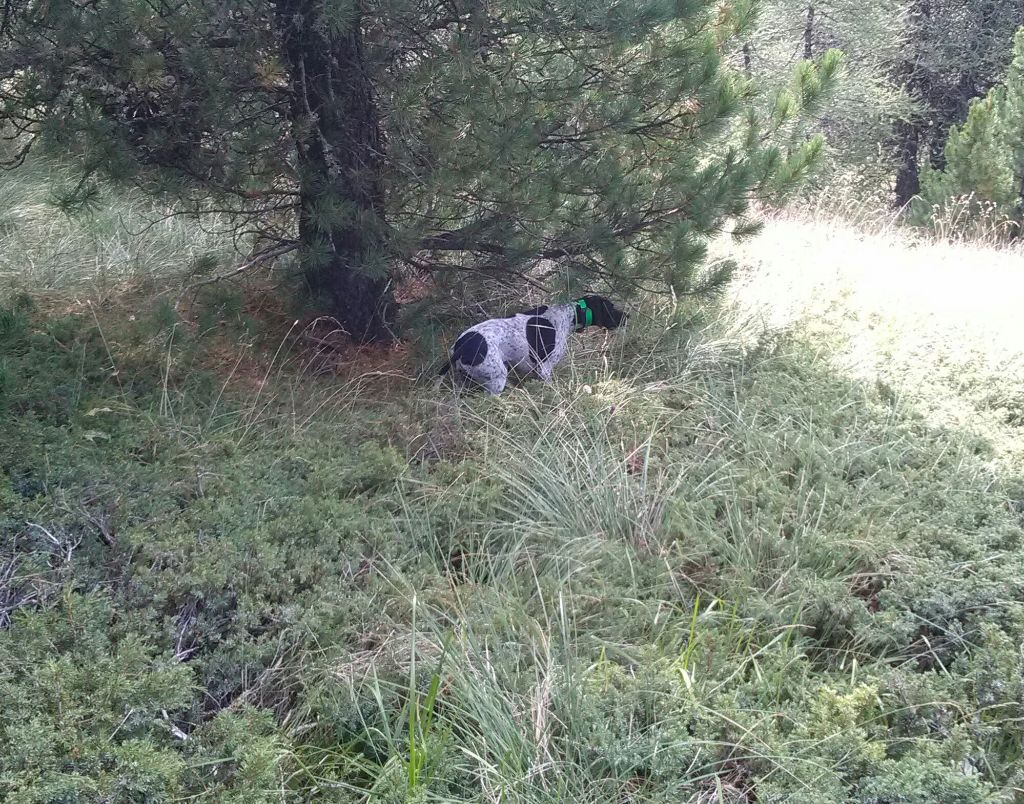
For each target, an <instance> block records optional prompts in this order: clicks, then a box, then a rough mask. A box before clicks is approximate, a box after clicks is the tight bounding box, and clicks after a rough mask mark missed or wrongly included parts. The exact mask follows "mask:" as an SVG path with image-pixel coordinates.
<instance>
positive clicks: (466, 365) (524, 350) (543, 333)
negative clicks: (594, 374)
mask: <svg viewBox="0 0 1024 804" xmlns="http://www.w3.org/2000/svg"><path fill="white" fill-rule="evenodd" d="M625 318H626V314H625V313H624V312H623V311H622V310H620V309H619V308H617V307H616V306H615V305H614V304H613V303H612V302H611V301H609V300H608V299H606V298H605V297H604V296H583V297H582V298H580V299H577V300H576V301H575V302H573V303H572V304H555V305H551V306H547V305H544V306H542V307H534V308H533V309H531V310H527V311H525V312H522V313H516V314H515V315H513V316H510V317H508V318H491V319H488V320H487V321H482V322H481V323H479V324H477V325H476V326H473V327H470V328H469V329H467V330H466V331H465V332H463V333H462V334H461V335H459V337H458V339H457V340H456V341H455V345H454V346H452V348H451V352H450V353H449V355H448V362H447V363H445V364H444V365H443V366H442V367H441V370H440V372H438V373H439V374H440V375H443V374H445V373H446V372H447V371H448V370H449V369H451V368H452V367H454V368H455V369H456V370H457V371H459V372H461V373H462V374H463V375H465V376H466V377H469V378H470V379H471V380H473V381H475V382H476V383H477V384H479V385H481V386H483V388H484V389H485V390H486V391H487V393H489V394H491V395H494V396H497V395H498V394H500V393H501V392H502V391H503V390H504V389H505V383H506V382H507V380H508V372H509V369H510V368H514V369H520V370H523V369H525V370H526V371H527V372H528V373H530V374H533V375H534V376H536V377H539V378H540V379H541V380H542V381H544V382H546V383H548V382H551V374H552V372H553V371H554V368H555V366H556V365H558V363H559V362H560V361H561V359H562V358H563V357H565V352H566V349H567V348H568V343H569V335H571V334H572V333H573V332H582V331H583V330H584V329H586V328H587V327H590V326H595V327H604V328H605V329H616V328H617V327H619V326H620V325H621V324H622V322H623V321H624V320H625Z"/></svg>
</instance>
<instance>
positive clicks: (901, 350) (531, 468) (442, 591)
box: [0, 208, 1024, 804]
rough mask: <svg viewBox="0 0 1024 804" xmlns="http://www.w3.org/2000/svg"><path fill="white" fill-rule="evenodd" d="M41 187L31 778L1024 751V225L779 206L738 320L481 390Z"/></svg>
mask: <svg viewBox="0 0 1024 804" xmlns="http://www.w3.org/2000/svg"><path fill="white" fill-rule="evenodd" d="M15 213H18V214H20V217H18V226H19V227H23V226H32V225H33V224H32V221H33V220H39V218H38V217H33V216H32V215H31V214H29V213H28V212H25V210H24V209H22V210H21V213H19V212H18V209H17V208H16V209H15V210H14V213H11V214H15ZM40 214H41V213H40ZM40 225H43V224H40ZM45 226H46V227H49V228H47V231H49V232H50V233H51V234H50V237H49V238H42V237H35V238H33V237H30V236H29V233H27V232H26V231H24V230H23V229H20V228H19V229H18V230H17V231H15V230H12V229H11V228H7V229H0V238H3V237H6V238H12V237H18V238H20V241H19V242H21V243H22V244H23V249H25V250H26V251H25V253H29V251H28V249H29V246H31V254H32V261H31V265H32V270H33V271H39V273H38V274H33V275H38V276H51V277H52V281H48V282H47V283H46V284H47V285H48V286H49V287H48V288H47V289H46V291H45V293H44V292H42V291H41V290H38V283H34V282H33V281H32V276H33V275H29V274H28V273H27V272H28V269H27V268H24V267H23V266H19V263H18V258H17V256H16V255H14V254H13V253H12V252H11V251H9V250H8V251H6V252H3V253H4V254H5V257H4V260H5V263H4V264H5V265H6V266H7V268H6V269H5V271H3V272H0V275H2V276H3V278H4V280H5V286H7V287H9V288H10V289H9V290H8V291H6V292H5V295H4V297H3V303H2V310H0V350H2V351H0V354H2V363H0V406H2V407H0V417H2V418H0V422H2V428H3V434H4V437H3V438H2V439H0V469H2V471H3V474H2V476H0V798H3V799H4V800H6V801H12V802H30V801H31V802H35V801H57V800H62V801H172V800H184V799H190V800H191V799H194V800H210V801H235V800H237V801H243V800H244V801H246V802H253V801H338V802H349V801H351V802H355V801H493V802H498V801H503V802H509V801H516V802H554V801H563V802H564V801H571V802H595V804H596V803H597V802H608V801H623V802H625V801H635V802H651V801H661V802H670V801H671V802H679V801H692V802H713V801H727V802H743V801H754V800H756V801H780V802H781V801H786V802H799V801H805V802H815V804H818V803H819V802H830V801H835V802H842V801H856V802H865V804H866V803H867V802H874V803H876V804H881V802H894V801H901V802H921V804H924V803H925V802H935V801H943V802H954V801H955V802H981V801H993V800H1003V801H1013V800H1016V799H1015V796H1018V795H1021V791H1022V790H1024V757H1022V748H1021V746H1022V740H1024V725H1022V724H1024V657H1022V654H1021V650H1020V645H1021V643H1022V641H1024V553H1022V537H1024V329H1022V326H1024V325H1022V324H1021V319H1020V317H1019V316H1018V315H1017V314H1016V309H1015V308H1016V307H1017V306H1018V305H1019V300H1020V299H1021V298H1022V297H1024V296H1022V294H1021V292H1020V291H1021V290H1022V289H1024V258H1022V256H1021V254H1020V252H1014V251H1012V250H998V249H994V248H984V247H982V246H979V245H969V244H933V243H925V242H920V243H915V242H911V241H908V240H906V239H904V238H903V237H902V236H900V235H899V234H898V233H895V232H891V231H881V232H875V233H867V234H865V233H864V232H863V231H858V230H854V229H851V228H848V227H845V226H842V225H840V224H836V223H831V222H811V221H808V220H800V219H796V218H783V219H778V220H775V221H772V222H770V223H769V225H768V227H767V228H766V231H765V232H764V234H762V235H761V236H760V237H758V238H757V239H755V240H752V241H750V242H748V243H746V244H744V245H743V246H741V247H735V246H731V245H730V246H727V245H722V246H720V248H719V253H720V255H721V256H732V257H734V258H737V259H738V260H739V261H740V263H741V265H742V266H743V270H742V271H741V276H740V278H739V279H738V280H737V283H736V285H735V287H734V289H733V291H732V294H731V295H730V297H729V299H728V300H727V302H726V306H725V308H724V309H723V310H722V311H720V312H718V313H716V314H715V315H714V316H712V318H713V321H712V323H709V324H705V325H700V326H697V325H694V324H692V320H691V324H690V325H689V327H687V326H684V324H683V323H673V322H674V321H679V322H682V321H685V320H686V318H685V316H682V315H681V314H678V312H677V314H676V315H675V317H673V314H672V311H670V310H667V309H662V308H660V307H658V306H657V305H652V306H651V307H649V308H644V309H638V310H636V311H635V315H634V316H633V319H632V320H633V324H632V325H631V327H630V329H629V330H627V331H625V332H622V333H620V334H617V335H615V336H612V337H605V336H603V335H593V336H587V337H581V338H580V339H579V341H578V343H577V344H576V347H575V349H574V351H573V353H572V355H571V358H570V360H569V361H568V362H567V364H566V365H564V366H562V367H561V368H560V370H559V372H558V378H557V381H556V383H555V384H554V386H553V387H550V388H545V387H542V386H538V385H537V384H534V383H528V384H527V385H525V386H524V387H523V388H519V389H513V390H511V391H510V392H509V393H507V394H506V395H504V396H502V397H500V398H497V399H489V398H485V397H481V396H469V397H464V398H462V399H456V398H454V397H453V396H452V394H451V393H450V391H449V390H448V389H447V387H444V386H442V387H432V386H430V385H429V383H416V382H415V381H414V380H413V377H414V376H415V375H416V373H417V370H418V369H417V366H415V365H413V362H412V361H413V359H412V358H411V357H410V356H409V354H408V353H407V352H404V351H398V352H394V353H389V354H379V353H370V354H359V355H356V356H352V355H346V356H344V357H343V358H342V359H340V360H339V359H338V358H337V356H335V355H333V354H331V353H330V352H329V351H328V352H325V351H323V350H316V349H311V346H310V344H309V342H308V341H306V340H303V339H302V338H299V337H296V332H295V331H294V330H292V331H289V330H288V328H287V326H285V327H283V328H281V329H280V332H278V329H276V326H277V325H276V324H275V325H271V324H269V323H268V322H267V319H266V311H265V310H260V309H256V307H255V306H254V304H253V303H252V299H251V297H249V296H247V295H245V294H241V293H239V292H235V291H234V290H231V289H226V288H222V287H219V286H214V287H213V288H211V289H210V293H209V294H207V295H205V296H203V298H202V299H201V303H200V304H199V306H198V309H199V313H198V320H199V321H200V322H201V323H200V325H198V326H194V327H192V326H183V325H182V324H180V323H179V322H177V321H176V319H175V317H174V316H173V314H172V311H170V310H169V307H168V305H167V303H166V301H165V300H166V298H167V297H168V295H169V294H167V293H165V294H164V296H163V299H164V301H161V297H160V296H158V297H157V301H156V302H152V301H150V299H151V291H152V288H153V283H154V282H157V283H158V282H159V281H160V277H159V275H158V274H157V273H155V272H154V270H153V265H152V264H151V263H147V264H146V265H145V268H144V272H145V275H146V276H145V283H143V284H140V281H139V280H137V279H133V277H134V274H133V273H132V272H131V270H130V266H129V267H125V266H126V263H124V262H117V260H116V259H114V258H113V257H111V253H112V252H110V251H108V250H105V246H104V243H107V242H109V243H114V244H115V245H116V247H117V248H122V247H123V245H124V244H123V242H121V241H120V240H118V239H116V238H114V239H111V240H107V241H105V240H103V239H96V238H92V235H91V234H90V233H89V232H84V231H81V230H74V227H75V226H76V224H73V223H69V222H60V221H53V220H47V221H46V223H45ZM55 232H56V234H54V233H55ZM181 237H182V234H181V232H180V231H178V230H175V231H173V232H171V234H169V235H168V238H169V239H168V240H167V241H166V242H168V243H174V242H179V240H180V238H181ZM90 238H92V239H90ZM158 242H159V241H158ZM58 243H61V244H63V247H62V248H57V247H56V245H55V244H58ZM72 243H73V244H75V248H84V247H86V246H88V247H89V248H91V249H94V251H93V257H94V259H91V260H90V261H83V263H82V267H81V268H80V269H79V271H78V273H77V274H74V275H71V274H73V273H74V263H75V261H74V260H73V259H72V260H69V259H68V258H67V248H68V247H69V244H72ZM0 251H3V249H0ZM104 255H106V257H111V259H110V260H106V261H105V260H104ZM195 256H196V255H195V254H192V255H190V256H189V257H188V258H185V257H182V258H180V260H179V261H178V262H180V263H186V262H188V261H189V260H191V259H192V258H194V257H195ZM199 256H201V255H199ZM160 259H161V260H163V261H164V264H166V265H167V266H168V270H172V269H173V267H174V266H175V265H176V264H177V263H176V258H175V257H174V256H173V253H172V252H167V253H165V254H164V256H162V257H161V258H160ZM47 260H54V261H56V262H57V263H59V266H60V269H61V270H60V271H56V272H51V273H50V274H47V273H46V271H45V268H46V265H47ZM114 262H117V264H118V266H119V269H118V272H117V273H116V275H113V276H111V275H107V274H105V275H104V276H103V277H97V276H90V275H89V273H88V272H89V270H91V269H90V268H89V266H90V265H97V266H103V265H107V266H109V265H111V264H113V263H114ZM141 262H143V263H145V260H142V261H141ZM179 270H180V268H179ZM69 272H70V273H69ZM26 287H27V288H28V289H29V291H30V292H29V293H28V294H27V295H26V294H25V293H24V292H23V291H24V290H25V289H26ZM34 287H35V288H37V289H36V290H33V288H34ZM100 287H102V288H103V292H102V293H98V292H93V290H95V289H96V288H100ZM117 288H122V289H123V290H122V291H120V292H118V291H117ZM274 333H276V334H274Z"/></svg>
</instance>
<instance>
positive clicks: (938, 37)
mask: <svg viewBox="0 0 1024 804" xmlns="http://www.w3.org/2000/svg"><path fill="white" fill-rule="evenodd" d="M1021 25H1024V2H1022V1H1021V0H967V1H966V2H964V0H911V2H910V4H909V6H908V8H907V29H906V40H905V55H904V57H903V59H902V60H901V61H899V62H897V63H896V64H895V75H896V77H897V81H898V82H899V83H900V84H901V85H902V86H903V87H904V88H905V90H906V91H907V93H908V94H909V95H910V96H911V97H912V98H913V99H914V100H915V101H916V102H917V104H918V109H917V111H916V112H915V113H914V114H911V115H908V116H906V117H905V118H903V119H901V120H900V121H898V123H897V125H896V128H895V132H894V135H895V150H896V153H897V155H898V162H899V165H898V172H897V176H896V180H895V189H896V193H895V203H896V205H897V206H901V207H902V206H904V205H906V204H907V203H908V202H909V201H910V199H911V198H913V196H914V195H916V194H917V193H918V192H919V191H920V187H921V185H920V180H919V171H920V167H921V164H922V163H923V162H924V161H927V162H928V164H929V165H930V166H931V167H933V168H938V169H941V168H942V167H943V164H944V148H943V146H944V144H945V142H946V137H947V134H948V133H949V130H950V127H951V126H953V125H955V124H958V123H962V122H963V121H964V120H965V118H966V117H967V110H968V108H969V106H970V103H971V101H972V100H973V99H974V98H977V97H979V96H981V95H984V94H985V93H986V92H987V91H988V90H989V89H990V88H991V87H992V86H993V85H994V84H995V83H996V82H997V81H999V80H1000V79H1001V78H1002V77H1003V75H1004V74H1005V71H1006V66H1007V64H1008V63H1009V60H1010V50H1011V45H1012V40H1013V34H1014V31H1016V30H1017V28H1019V27H1020V26H1021Z"/></svg>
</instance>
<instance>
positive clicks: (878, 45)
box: [745, 0, 913, 198]
mask: <svg viewBox="0 0 1024 804" xmlns="http://www.w3.org/2000/svg"><path fill="white" fill-rule="evenodd" d="M905 5H906V4H905V2H904V0H870V2H852V1H851V0H817V2H808V0H767V2H765V4H764V7H763V10H762V12H761V15H760V19H759V23H758V25H757V27H756V28H755V29H754V30H753V32H752V37H751V39H750V40H749V41H748V43H747V49H746V51H745V53H746V54H747V55H746V64H747V69H748V70H749V71H750V72H751V74H752V75H753V76H755V77H756V78H757V80H758V81H761V82H765V83H768V84H769V85H770V84H772V83H773V82H778V81H779V80H781V78H782V76H784V75H785V74H786V73H787V72H788V71H789V70H790V69H792V66H793V65H794V64H795V63H797V62H798V61H800V60H802V59H809V58H810V59H813V58H817V57H819V56H821V54H822V53H824V52H826V51H827V50H828V49H830V48H838V49H840V50H842V52H843V54H844V68H845V69H844V75H843V80H842V81H841V82H840V83H839V85H838V86H837V87H836V89H835V90H834V91H833V92H832V94H831V95H830V96H829V102H828V104H825V105H823V106H822V107H821V108H820V109H819V111H818V113H817V114H815V115H813V116H810V117H808V119H807V126H808V130H815V131H820V132H821V133H822V134H824V135H825V140H826V149H825V153H824V156H823V159H822V165H821V167H820V169H818V170H817V171H816V172H815V175H814V178H813V180H812V181H811V182H809V183H808V184H807V185H805V187H804V189H803V190H802V191H801V192H802V194H804V195H806V196H817V195H818V194H820V193H822V192H825V193H827V194H828V195H829V196H830V197H831V196H835V195H836V193H837V192H843V193H844V197H847V198H848V197H849V196H851V195H852V196H855V197H861V196H868V195H871V196H874V195H877V194H879V193H880V192H885V190H886V189H887V187H888V184H889V182H890V181H891V177H892V174H893V170H894V165H893V160H892V159H891V158H889V153H888V149H887V148H886V147H885V143H886V141H887V140H888V138H889V135H890V132H891V130H892V126H893V121H894V120H895V119H898V118H900V117H903V116H906V115H909V114H910V113H911V111H912V109H913V104H912V103H911V101H910V98H909V97H908V96H907V94H906V93H905V92H904V91H903V89H902V87H901V86H899V85H898V84H897V83H896V82H894V81H893V80H892V65H893V64H894V63H896V62H897V61H898V60H899V59H901V58H902V57H903V55H902V54H903V47H904V45H905V42H904V40H903V38H902V32H903V29H904V25H905V10H906V9H905Z"/></svg>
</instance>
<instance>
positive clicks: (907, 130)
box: [895, 121, 921, 209]
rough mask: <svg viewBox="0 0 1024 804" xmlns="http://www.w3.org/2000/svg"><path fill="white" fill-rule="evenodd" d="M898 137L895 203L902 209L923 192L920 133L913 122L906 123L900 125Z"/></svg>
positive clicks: (897, 132)
mask: <svg viewBox="0 0 1024 804" xmlns="http://www.w3.org/2000/svg"><path fill="white" fill-rule="evenodd" d="M896 136H897V140H898V142H897V148H898V153H897V158H898V163H899V168H898V170H897V172H896V199H895V203H896V207H897V208H899V209H902V208H903V207H905V206H906V205H907V204H909V203H910V199H912V198H913V197H914V196H915V195H917V194H918V193H920V192H921V179H920V174H919V167H918V148H919V139H920V131H919V130H918V128H917V126H916V125H915V124H914V123H913V121H905V122H902V123H899V124H898V126H897V131H896Z"/></svg>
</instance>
